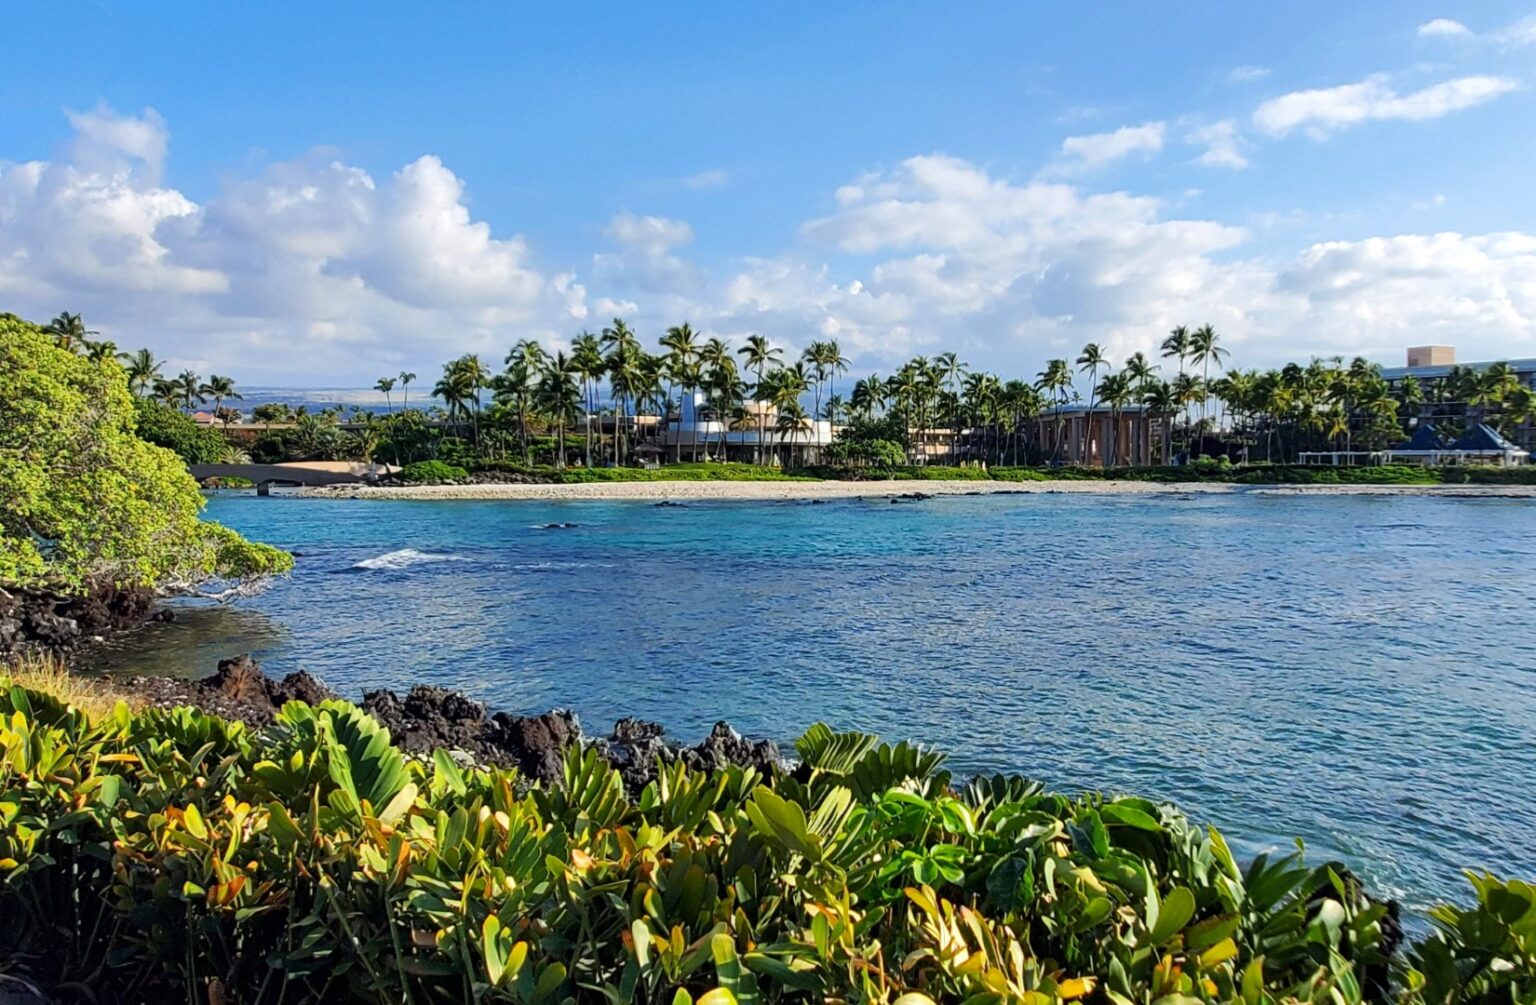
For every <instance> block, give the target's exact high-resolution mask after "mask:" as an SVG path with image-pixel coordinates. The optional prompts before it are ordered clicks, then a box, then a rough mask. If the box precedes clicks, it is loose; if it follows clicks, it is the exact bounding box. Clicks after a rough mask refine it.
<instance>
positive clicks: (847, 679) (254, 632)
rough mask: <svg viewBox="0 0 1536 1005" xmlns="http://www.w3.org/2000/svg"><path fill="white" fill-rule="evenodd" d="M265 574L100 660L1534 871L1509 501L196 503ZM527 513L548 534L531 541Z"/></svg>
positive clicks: (1528, 653)
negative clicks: (753, 749)
mask: <svg viewBox="0 0 1536 1005" xmlns="http://www.w3.org/2000/svg"><path fill="white" fill-rule="evenodd" d="M209 512H210V515H211V516H213V517H214V518H216V519H219V520H221V521H224V522H226V523H228V524H230V525H231V526H233V527H235V528H237V529H239V530H241V531H243V532H245V533H247V534H249V535H252V536H254V537H257V538H260V539H263V540H267V541H271V542H273V543H276V544H279V545H282V546H284V547H286V548H290V549H293V550H296V551H298V552H300V553H301V557H300V558H299V560H298V568H297V571H296V572H295V574H294V576H293V577H292V579H290V580H288V581H285V582H283V583H280V584H278V585H277V586H276V587H274V588H273V589H272V590H270V591H269V592H267V593H266V594H264V595H263V596H261V597H259V598H257V599H255V600H252V601H248V602H245V603H243V604H241V605H239V606H237V607H234V608H228V609H212V610H209V609H202V610H195V611H189V612H187V613H186V614H185V615H184V616H183V617H182V618H181V619H180V620H179V621H178V622H177V623H175V624H172V625H167V626H154V627H152V628H150V629H147V630H146V632H145V633H144V634H141V635H139V636H136V637H134V638H132V639H130V640H128V641H126V642H123V643H120V644H118V645H116V646H115V647H114V649H113V650H112V651H111V652H110V653H108V654H106V656H105V657H104V658H105V659H106V660H107V662H108V663H109V664H111V665H112V666H114V667H116V668H118V669H124V670H136V671H144V670H159V671H163V672H167V673H175V674H183V675H201V674H205V673H207V672H210V671H211V670H212V669H213V665H214V663H215V662H216V661H217V660H218V659H219V658H220V657H224V656H228V655H232V654H234V653H237V652H242V651H247V650H249V651H252V652H254V653H255V654H256V655H257V656H258V658H260V659H261V661H262V662H263V663H264V664H265V665H266V666H267V667H268V668H269V669H270V670H273V671H277V672H285V671H288V670H293V669H299V668H304V669H308V670H311V671H314V672H315V673H318V674H319V675H320V676H321V677H323V678H324V679H325V680H327V681H328V682H329V683H330V684H331V685H332V686H334V687H336V688H337V689H338V690H340V691H342V692H343V693H346V694H349V695H352V696H355V695H357V694H358V693H359V692H361V691H362V690H363V689H365V688H376V687H392V688H403V687H407V686H409V685H410V684H413V683H417V682H431V683H436V684H445V685H450V686H453V687H458V688H462V689H464V690H465V691H468V692H470V693H471V694H473V695H475V696H476V697H478V698H481V699H483V700H484V701H486V702H487V703H489V704H491V705H492V706H494V707H497V708H502V709H507V710H510V711H542V710H544V709H547V708H550V707H552V706H567V707H570V708H573V709H575V710H576V711H577V712H578V713H579V714H580V715H581V716H582V718H583V720H584V721H585V723H586V725H587V727H588V730H589V731H593V730H595V729H604V730H606V727H607V726H608V725H609V724H611V723H612V721H613V720H614V719H616V718H618V717H620V716H624V715H638V716H642V717H645V718H648V719H655V720H658V721H660V722H662V723H664V724H665V725H666V726H667V728H668V730H669V732H671V733H673V734H674V735H678V736H680V737H684V738H697V737H698V736H700V735H702V734H703V733H704V732H705V731H706V730H707V729H708V728H709V726H710V725H711V724H712V723H714V721H715V720H716V719H720V718H724V719H728V720H730V721H731V722H732V723H733V724H735V725H736V726H737V727H738V728H740V729H742V730H743V731H744V732H748V733H754V734H760V735H767V736H771V737H773V738H775V739H778V740H780V741H789V740H791V739H792V738H793V737H794V736H795V735H797V734H798V733H799V731H800V730H801V729H803V728H804V727H805V726H806V725H808V724H810V723H811V722H813V721H815V720H817V719H826V720H828V721H830V722H832V723H833V724H835V725H838V726H843V727H858V728H861V729H867V730H872V731H876V732H879V733H881V734H884V735H886V736H890V737H893V738H895V737H910V738H915V739H920V740H922V741H925V742H928V743H930V744H934V745H937V746H940V747H942V748H944V749H946V750H949V751H951V752H952V761H951V764H952V766H954V767H956V768H958V769H960V770H961V771H971V770H981V769H1007V770H1011V771H1019V772H1024V773H1027V774H1030V775H1034V776H1037V777H1039V778H1041V779H1044V780H1045V781H1047V782H1049V783H1051V784H1053V785H1055V786H1060V787H1066V788H1071V789H1079V788H1100V789H1106V790H1127V791H1133V792H1137V793H1142V794H1146V795H1149V796H1154V797H1160V798H1166V799H1169V800H1173V801H1175V802H1177V803H1178V804H1180V805H1181V806H1183V807H1185V808H1186V809H1187V810H1188V811H1189V812H1190V813H1192V814H1193V815H1194V816H1196V817H1197V818H1198V819H1201V820H1204V821H1208V822H1212V823H1216V824H1218V825H1219V826H1221V827H1222V828H1223V829H1224V830H1226V831H1227V832H1229V833H1230V835H1231V836H1232V838H1233V839H1234V844H1236V845H1237V846H1238V847H1239V848H1240V849H1241V850H1243V851H1246V852H1247V853H1249V854H1252V853H1255V852H1257V851H1259V850H1262V849H1264V848H1269V847H1284V846H1285V845H1286V844H1287V842H1288V841H1289V838H1290V837H1291V836H1301V837H1303V838H1305V839H1306V841H1307V844H1308V846H1309V848H1310V849H1311V853H1312V854H1313V855H1314V856H1317V857H1321V856H1324V855H1335V856H1341V857H1344V858H1345V859H1347V860H1348V861H1350V862H1351V863H1353V864H1355V865H1357V866H1358V867H1359V868H1360V870H1361V871H1362V872H1363V873H1364V874H1365V875H1367V876H1368V877H1369V878H1370V879H1371V880H1372V881H1374V882H1375V883H1377V884H1378V885H1379V886H1381V887H1383V888H1385V889H1387V890H1390V891H1392V892H1394V893H1396V894H1398V895H1400V896H1402V897H1403V898H1404V899H1405V900H1406V901H1407V902H1408V903H1409V904H1411V905H1414V906H1422V905H1424V904H1425V903H1427V902H1429V901H1430V900H1432V899H1434V898H1437V897H1446V896H1457V897H1463V896H1464V895H1463V894H1462V883H1461V880H1460V870H1461V869H1462V868H1463V867H1477V868H1487V869H1493V870H1496V871H1500V872H1505V873H1518V874H1522V875H1527V876H1530V875H1536V843H1533V842H1532V840H1531V838H1532V836H1533V835H1536V807H1533V806H1532V802H1531V799H1530V791H1531V782H1532V780H1533V779H1536V687H1533V684H1536V674H1533V669H1532V668H1533V666H1536V659H1533V655H1536V642H1533V639H1532V637H1531V632H1530V625H1529V622H1530V616H1531V611H1532V599H1533V596H1536V572H1533V565H1532V558H1533V556H1536V504H1532V503H1528V502H1523V501H1516V500H1493V499H1488V500H1444V499H1424V498H1379V497H1378V498H1372V497H1333V498H1297V497H1288V496H1265V495H1259V494H1242V495H1234V496H1189V497H1180V496H1151V497H1114V496H1078V495H1073V496H1065V495H1030V496H966V497H953V498H939V499H933V500H929V501H926V502H918V503H903V504H891V503H889V502H887V501H883V500H882V501H878V502H865V501H842V502H834V503H828V504H825V505H809V504H805V503H775V504H768V503H693V504H689V505H687V506H682V507H656V506H654V505H650V504H646V503H633V502H630V503H602V502H580V503H534V502H516V503H489V502H439V503H427V502H369V501H329V500H324V501H322V500H307V499H297V498H289V499H281V498H272V499H256V498H254V497H249V496H245V497H241V496H230V497H221V498H216V499H214V500H213V501H212V502H211V504H210V506H209ZM550 523H561V524H564V523H573V524H575V525H576V526H574V527H569V528H561V529H546V528H545V525H546V524H550Z"/></svg>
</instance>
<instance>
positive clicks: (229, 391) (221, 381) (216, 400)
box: [197, 373, 245, 412]
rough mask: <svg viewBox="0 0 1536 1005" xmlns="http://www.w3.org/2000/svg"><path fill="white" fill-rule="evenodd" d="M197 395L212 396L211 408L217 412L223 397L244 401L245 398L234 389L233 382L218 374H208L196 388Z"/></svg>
mask: <svg viewBox="0 0 1536 1005" xmlns="http://www.w3.org/2000/svg"><path fill="white" fill-rule="evenodd" d="M197 393H198V395H199V397H203V398H212V399H213V410H214V411H215V412H217V411H218V410H219V409H220V408H222V407H223V406H224V399H225V398H230V399H233V400H235V401H244V400H245V398H244V396H243V395H241V394H240V393H239V392H237V391H236V390H235V382H234V381H233V380H231V379H230V378H229V377H220V376H219V375H218V374H216V373H214V374H209V375H208V381H207V382H206V383H204V384H203V385H202V386H200V387H199V388H198V389H197Z"/></svg>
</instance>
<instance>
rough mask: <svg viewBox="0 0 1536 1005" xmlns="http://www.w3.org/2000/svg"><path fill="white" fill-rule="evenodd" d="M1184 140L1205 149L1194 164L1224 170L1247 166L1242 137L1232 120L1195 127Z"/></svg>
mask: <svg viewBox="0 0 1536 1005" xmlns="http://www.w3.org/2000/svg"><path fill="white" fill-rule="evenodd" d="M1184 139H1185V141H1186V142H1188V143H1192V144H1194V145H1195V146H1202V147H1205V152H1204V153H1202V154H1201V155H1200V156H1199V157H1196V158H1195V163H1196V164H1204V165H1205V166H1206V167H1224V168H1245V167H1247V166H1248V158H1247V157H1245V156H1244V155H1243V151H1242V137H1241V135H1240V134H1239V133H1238V129H1237V123H1236V122H1234V121H1233V120H1232V119H1223V120H1222V121H1220V122H1213V123H1211V124H1210V125H1207V126H1199V127H1196V128H1195V129H1192V130H1190V132H1189V135H1188V136H1186V137H1185V138H1184Z"/></svg>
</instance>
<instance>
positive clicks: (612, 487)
mask: <svg viewBox="0 0 1536 1005" xmlns="http://www.w3.org/2000/svg"><path fill="white" fill-rule="evenodd" d="M1239 493H1240V494H1247V495H1308V496H1346V495H1349V496H1353V495H1370V496H1434V497H1445V498H1455V499H1536V485H1238V484H1234V483H1232V482H1138V481H1112V480H1108V479H1105V480H1082V481H1077V480H1066V479H1063V480H1061V481H1041V482H998V481H980V480H977V481H970V480H954V481H924V480H922V479H915V478H914V479H896V480H891V481H868V482H853V481H849V482H840V481H819V482H812V481H782V482H778V481H761V482H750V481H740V482H733V481H723V480H722V481H655V482H588V483H584V484H574V485H563V484H520V483H487V484H483V485H389V486H380V485H345V486H343V485H337V486H329V487H325V488H309V489H305V490H303V491H302V492H301V493H299V495H300V496H302V497H303V498H307V499H401V500H416V501H434V500H438V501H440V500H479V501H498V500H499V501H517V500H536V501H545V502H551V501H555V502H558V501H576V500H609V501H636V502H673V501H679V502H681V501H722V502H723V501H737V502H783V501H796V500H833V499H880V498H895V497H900V496H952V495H1116V496H1121V495H1192V494H1193V495H1230V494H1239Z"/></svg>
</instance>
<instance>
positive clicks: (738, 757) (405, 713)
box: [113, 656, 780, 794]
mask: <svg viewBox="0 0 1536 1005" xmlns="http://www.w3.org/2000/svg"><path fill="white" fill-rule="evenodd" d="M113 684H114V685H115V686H116V687H117V688H118V689H120V690H121V691H123V692H124V693H125V694H127V695H132V696H133V697H134V698H135V699H136V700H137V701H139V702H141V703H143V704H144V705H146V706H149V707H157V708H174V707H177V706H181V705H190V706H192V707H193V708H199V709H202V710H203V711H205V712H208V713H210V714H213V715H218V716H221V717H223V718H226V719H238V720H240V721H241V722H244V723H246V724H247V725H250V726H253V727H261V726H265V725H267V724H268V723H270V722H271V721H272V718H273V716H274V715H276V713H277V710H278V709H279V708H281V707H282V706H283V704H284V703H286V702H289V701H294V700H298V701H304V702H308V703H310V704H315V703H318V702H321V701H324V700H326V699H328V698H336V697H339V696H338V695H337V694H336V693H335V692H334V691H332V690H330V689H329V688H328V687H326V686H325V685H324V684H323V683H321V682H320V681H319V680H318V679H317V678H315V677H313V676H312V675H310V674H308V673H304V672H302V671H301V672H299V673H292V674H289V675H288V676H286V677H284V678H282V679H281V680H274V679H273V678H271V677H269V676H267V675H266V674H265V673H264V672H263V671H262V669H261V667H260V666H258V665H257V663H256V661H255V660H253V659H251V657H250V656H237V657H235V658H234V659H228V660H224V661H222V662H220V663H219V669H218V672H217V673H215V674H214V675H213V676H211V677H206V678H204V679H203V680H199V681H188V680H177V679H173V678H169V677H128V678H121V679H118V680H115V681H113ZM359 705H360V707H361V708H362V709H363V710H364V711H366V712H367V713H368V714H369V715H372V716H373V717H374V718H375V719H377V720H378V721H379V723H380V724H381V725H383V726H384V727H385V728H387V729H388V730H389V732H390V736H391V737H392V738H393V739H394V742H395V745H396V746H398V747H399V748H400V749H401V750H403V751H405V752H406V753H408V754H416V755H421V756H429V755H430V754H431V753H432V751H434V750H437V749H443V750H447V751H448V752H449V753H450V754H452V755H453V756H455V758H456V759H458V760H461V761H463V762H465V763H473V764H494V765H498V766H503V767H515V768H517V769H518V770H519V771H520V772H521V773H522V774H523V775H524V776H525V777H527V778H531V779H537V780H539V781H541V782H544V783H554V782H558V781H559V779H560V775H561V771H560V766H561V761H562V759H563V758H564V755H565V752H566V751H567V750H569V749H571V748H572V747H576V746H587V747H594V748H596V749H597V750H598V751H600V752H601V753H602V755H603V757H605V758H606V759H607V760H608V762H609V763H610V764H612V765H613V766H614V767H615V768H617V769H618V771H619V773H620V775H621V776H622V777H623V779H624V785H625V787H626V788H627V789H628V790H629V791H630V792H631V793H632V794H633V793H637V792H639V791H640V790H641V789H643V788H644V787H645V786H646V784H647V783H649V782H650V781H651V780H652V779H654V778H655V777H656V765H657V763H658V762H661V763H668V764H670V763H674V762H677V761H681V762H683V763H684V764H687V765H688V766H689V767H691V768H699V769H718V768H723V767H725V766H726V765H728V764H737V765H741V766H743V767H752V768H756V769H758V770H759V771H765V772H766V771H768V770H770V769H771V768H772V767H773V766H774V765H776V764H779V763H780V757H779V750H778V747H777V746H776V745H775V744H774V743H773V742H772V741H771V740H752V739H748V738H745V737H743V736H742V735H741V734H739V733H737V732H736V731H735V730H734V729H732V728H731V727H730V726H729V725H728V724H726V723H724V722H719V723H716V724H715V727H714V729H712V730H711V731H710V733H709V735H708V736H706V737H705V738H704V739H703V740H702V741H701V742H699V743H697V744H693V745H692V746H689V745H684V744H679V743H677V742H675V741H673V740H671V739H669V738H668V737H667V736H666V732H665V730H664V729H663V728H662V727H661V726H660V725H658V724H656V723H654V722H644V721H641V720H639V719H621V720H619V721H618V722H617V723H615V724H614V727H613V730H612V731H611V732H610V733H608V734H607V735H606V736H587V735H586V734H584V733H583V732H582V728H581V723H580V721H579V720H578V719H577V718H576V716H575V714H573V713H571V712H568V711H566V710H564V709H555V710H553V711H549V712H545V713H543V714H542V715H509V714H508V713H505V712H495V713H492V712H490V711H489V710H487V709H486V707H485V706H484V705H483V704H481V703H480V702H478V701H475V700H474V699H472V698H470V697H468V696H466V695H464V694H461V693H460V692H458V691H453V690H451V689H449V688H443V687H435V686H432V685H428V684H418V685H417V686H415V687H413V688H411V689H410V690H409V691H407V692H406V693H404V694H397V693H396V692H394V691H388V690H380V691H369V692H366V693H365V694H364V695H363V700H362V701H361V702H360V703H359Z"/></svg>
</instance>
